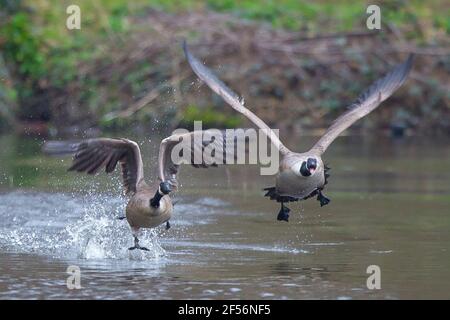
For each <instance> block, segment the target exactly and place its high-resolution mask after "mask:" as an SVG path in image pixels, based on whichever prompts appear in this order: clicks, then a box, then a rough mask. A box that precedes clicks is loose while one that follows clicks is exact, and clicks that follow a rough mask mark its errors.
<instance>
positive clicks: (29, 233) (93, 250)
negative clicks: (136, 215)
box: [0, 192, 165, 260]
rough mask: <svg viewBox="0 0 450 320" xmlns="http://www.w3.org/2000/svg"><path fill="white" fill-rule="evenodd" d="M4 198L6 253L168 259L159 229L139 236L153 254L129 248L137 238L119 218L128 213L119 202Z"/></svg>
mask: <svg viewBox="0 0 450 320" xmlns="http://www.w3.org/2000/svg"><path fill="white" fill-rule="evenodd" d="M0 196H1V205H0V212H2V214H3V218H4V219H3V221H2V222H0V230H1V231H0V247H1V248H4V249H5V250H7V251H12V252H20V253H37V254H42V255H51V256H53V257H58V258H79V259H88V260H89V259H130V260H145V259H157V258H160V257H162V256H164V255H165V250H164V249H163V248H162V246H161V244H160V243H159V240H158V237H157V234H156V232H155V231H154V230H145V231H143V232H142V234H141V235H140V240H141V243H142V245H145V246H146V247H147V248H148V249H150V251H146V252H144V251H140V250H137V251H132V252H131V251H129V250H128V249H127V248H128V247H130V246H131V245H132V237H131V233H130V230H129V226H128V224H127V222H126V221H125V220H122V221H121V220H118V219H116V217H118V216H119V215H123V211H124V201H123V199H121V198H119V197H116V198H114V197H109V196H104V195H98V194H97V195H95V197H93V196H85V197H83V196H77V197H74V196H72V197H71V196H68V195H64V194H51V195H49V194H45V193H28V192H13V193H10V194H5V195H0ZM18 203H20V206H21V210H20V215H17V204H18ZM14 208H15V210H14ZM24 208H25V209H24Z"/></svg>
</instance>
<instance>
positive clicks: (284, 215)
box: [277, 202, 291, 222]
mask: <svg viewBox="0 0 450 320" xmlns="http://www.w3.org/2000/svg"><path fill="white" fill-rule="evenodd" d="M290 211H291V209H289V208H288V207H286V206H285V205H284V203H283V202H282V203H281V209H280V212H279V213H278V216H277V220H278V221H286V222H289V212H290Z"/></svg>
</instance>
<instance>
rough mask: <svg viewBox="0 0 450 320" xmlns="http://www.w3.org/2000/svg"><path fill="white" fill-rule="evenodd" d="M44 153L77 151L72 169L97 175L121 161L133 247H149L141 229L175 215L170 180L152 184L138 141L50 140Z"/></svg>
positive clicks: (45, 146) (154, 225) (127, 217)
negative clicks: (142, 242) (143, 241)
mask: <svg viewBox="0 0 450 320" xmlns="http://www.w3.org/2000/svg"><path fill="white" fill-rule="evenodd" d="M43 150H44V152H46V153H47V154H52V155H56V154H58V155H64V154H74V157H73V163H72V166H71V167H70V168H69V169H68V170H69V171H77V172H86V173H87V174H91V175H93V174H96V173H97V172H98V171H100V170H102V169H105V171H106V173H110V172H112V171H114V169H115V167H116V165H117V163H118V162H120V165H121V167H122V178H123V185H124V187H125V193H126V194H127V195H129V196H130V200H129V201H128V204H127V207H126V219H127V221H128V223H129V225H130V227H131V231H132V234H133V237H134V246H133V247H130V248H129V250H134V249H140V250H146V251H148V249H147V248H146V247H142V246H140V245H139V239H138V234H139V230H140V229H141V228H155V227H157V226H159V225H161V224H163V223H166V229H169V228H170V223H169V220H170V218H171V216H172V211H173V205H172V201H171V199H170V197H169V196H168V194H169V193H170V192H171V191H172V189H171V187H170V185H169V184H168V183H167V182H161V183H160V184H159V186H154V187H151V186H149V185H148V184H147V183H146V182H145V180H144V168H143V163H142V157H141V151H140V149H139V146H138V144H137V143H136V142H134V141H131V140H127V139H108V138H98V139H88V140H83V141H80V142H75V143H74V142H68V141H49V142H47V143H45V145H44V147H43Z"/></svg>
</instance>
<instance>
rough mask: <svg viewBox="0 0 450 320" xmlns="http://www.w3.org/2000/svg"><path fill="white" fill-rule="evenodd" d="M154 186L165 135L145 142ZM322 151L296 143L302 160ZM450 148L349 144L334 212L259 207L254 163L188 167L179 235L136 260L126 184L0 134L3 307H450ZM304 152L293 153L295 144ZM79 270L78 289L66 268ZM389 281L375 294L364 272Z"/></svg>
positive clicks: (334, 190) (153, 238)
mask: <svg viewBox="0 0 450 320" xmlns="http://www.w3.org/2000/svg"><path fill="white" fill-rule="evenodd" d="M135 139H136V140H137V141H139V143H140V144H141V145H142V149H143V154H144V162H145V164H146V177H147V178H148V180H151V181H155V177H156V176H155V170H156V167H155V163H156V162H155V160H156V156H157V155H156V151H157V147H158V146H159V142H160V138H159V137H151V139H149V138H144V137H137V138H135ZM312 141H314V139H313V138H310V137H306V138H303V137H291V139H290V141H289V143H287V145H288V146H289V147H291V148H292V149H294V150H299V151H301V150H302V149H306V148H307V147H309V146H310V145H311V143H312ZM449 142H450V140H442V139H441V140H434V139H421V138H417V137H415V138H406V139H403V140H397V141H395V140H391V139H388V138H379V137H377V138H361V137H342V138H339V139H338V140H337V141H336V142H335V143H334V144H333V146H332V147H331V148H330V149H329V151H328V152H327V154H325V157H324V159H325V161H326V162H327V163H329V164H330V166H331V167H332V171H331V174H332V175H331V179H330V183H329V184H328V185H327V190H326V191H327V192H326V193H327V195H328V196H329V197H330V198H331V199H332V203H331V204H330V205H329V206H326V207H324V208H320V207H319V205H318V203H317V201H315V200H309V201H306V202H301V203H296V204H294V205H292V206H291V209H292V212H291V221H290V222H289V223H284V222H283V223H282V222H277V221H276V213H277V212H278V210H279V208H278V205H277V204H276V203H273V202H270V201H269V200H267V198H264V197H263V196H262V194H263V192H262V191H261V189H262V188H263V187H265V186H271V185H273V177H261V176H259V169H258V167H257V166H247V167H246V166H229V167H227V168H225V167H222V168H215V169H207V170H206V169H194V168H191V167H183V168H182V173H181V175H180V181H181V183H182V187H181V188H180V191H179V192H178V195H177V197H176V198H177V199H176V200H177V201H178V203H177V205H176V207H175V213H174V215H175V217H174V219H173V222H172V229H170V230H169V231H164V230H163V229H162V228H161V229H157V230H154V231H148V232H146V233H145V234H144V235H143V238H142V240H141V241H142V242H144V243H145V244H146V245H147V246H149V247H150V248H151V251H150V252H149V253H142V252H138V253H135V252H133V253H130V252H128V251H127V250H126V248H127V247H128V246H129V245H131V242H132V239H131V236H130V234H129V229H128V226H127V225H126V223H125V222H121V221H118V220H115V219H114V217H116V216H119V215H121V214H122V213H123V208H124V202H123V200H124V199H123V198H122V196H121V188H120V179H119V174H115V175H114V176H113V177H107V176H105V175H99V176H97V177H85V176H80V175H76V174H73V173H66V171H65V170H66V168H67V166H68V165H69V163H70V161H69V160H68V159H66V160H63V159H60V158H48V157H45V156H43V155H42V154H41V153H40V143H41V141H39V140H35V139H23V138H18V137H15V136H0V147H1V152H0V163H1V166H0V215H1V216H2V219H1V220H0V298H8V299H13V298H50V299H51V298H130V299H143V298H144V299H145V298H147V299H153V298H161V299H169V298H235V299H242V298H257V299H258V298H265V299H309V298H322V299H323V298H325V299H364V298H370V299H372V298H388V299H402V298H447V299H448V298H450V293H449V292H450V290H449V288H450V252H449V250H450V160H449V159H450V145H449ZM294 146H295V147H294ZM69 265H75V266H78V267H80V269H81V286H82V288H81V289H80V290H69V289H67V287H66V279H67V277H68V274H66V269H67V267H68V266H69ZM369 265H377V266H379V267H380V270H381V289H380V290H369V289H368V288H367V286H366V280H367V277H368V276H369V275H368V274H366V269H367V267H368V266H369Z"/></svg>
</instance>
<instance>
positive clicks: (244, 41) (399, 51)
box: [0, 0, 450, 134]
mask: <svg viewBox="0 0 450 320" xmlns="http://www.w3.org/2000/svg"><path fill="white" fill-rule="evenodd" d="M71 4H76V5H79V6H80V8H81V30H68V29H67V28H66V19H67V17H68V15H67V14H66V8H67V7H68V6H69V5H71ZM369 4H370V3H369V2H364V1H339V2H333V1H329V2H328V1H311V2H310V1H303V0H278V1H275V0H273V1H272V0H266V1H251V0H241V1H238V0H215V1H213V0H206V1H194V0H181V1H175V0H146V1H144V0H136V1H122V0H108V1H106V0H98V1H57V0H34V1H31V0H21V1H12V0H0V130H6V128H9V127H13V128H15V129H16V130H18V131H20V132H25V133H38V134H40V133H43V134H44V133H47V132H48V131H51V129H52V128H54V129H56V130H58V132H60V133H64V132H65V131H67V132H69V133H74V132H79V131H81V132H84V133H86V132H87V131H86V130H87V129H88V128H89V129H94V131H95V130H97V131H98V130H113V129H123V128H130V127H133V128H136V130H151V129H155V130H160V129H167V130H170V129H172V128H174V127H176V126H186V127H189V126H191V125H192V121H193V120H204V121H205V123H204V124H205V125H206V126H215V127H233V126H238V125H246V123H245V122H244V120H243V119H242V117H240V116H238V115H236V114H235V113H233V112H232V111H231V110H229V109H230V108H228V107H226V106H225V105H224V103H223V102H222V101H221V100H220V99H219V98H218V97H217V96H215V95H213V94H212V93H211V92H210V91H209V90H206V89H205V88H204V87H201V88H200V83H199V82H198V81H196V78H195V77H194V76H193V74H192V72H191V71H190V69H189V68H188V66H187V65H186V62H185V61H184V58H183V55H182V52H181V49H180V45H179V44H180V43H179V42H180V39H182V38H187V39H188V40H189V42H190V44H191V48H192V51H194V52H195V53H196V54H197V55H198V56H200V57H202V58H204V59H205V60H206V61H207V62H208V64H209V65H210V66H212V67H215V69H216V71H217V72H219V73H220V75H221V77H223V78H224V79H225V81H226V82H227V83H229V84H230V86H231V87H233V88H234V89H235V90H236V91H238V92H239V93H240V94H242V95H243V96H244V97H245V99H246V103H247V104H248V105H249V106H250V107H251V108H252V109H253V110H254V111H255V112H256V113H258V114H260V115H261V117H262V118H263V119H264V120H266V121H267V122H269V123H270V124H272V125H274V126H276V127H278V128H280V129H293V130H305V129H321V128H324V127H326V126H327V125H328V124H329V123H330V122H331V121H332V119H333V118H334V117H336V115H338V114H339V113H341V112H342V111H343V108H345V105H346V104H348V103H350V102H351V101H352V100H353V99H354V98H356V96H357V95H358V94H359V93H360V92H361V90H363V89H364V88H365V87H366V86H367V85H369V84H370V82H371V81H373V80H374V79H376V78H377V77H378V76H380V75H381V74H383V72H385V71H386V70H387V69H388V68H390V67H391V66H392V65H394V64H395V63H397V62H399V61H401V60H403V59H404V57H405V56H406V53H408V52H415V53H416V54H417V58H416V64H415V68H414V72H413V74H412V75H411V79H410V81H408V83H407V85H406V86H405V87H406V88H404V89H402V90H401V92H399V93H398V94H396V95H395V97H394V98H393V99H391V100H389V101H388V102H387V103H386V104H387V105H388V106H386V107H385V108H382V110H383V111H382V112H379V113H377V114H376V115H374V116H371V117H370V120H368V121H366V120H365V121H364V122H363V125H362V128H366V127H373V126H377V127H379V128H390V127H393V126H394V127H404V128H408V130H411V131H412V132H420V133H430V134H435V133H444V134H448V133H449V132H450V117H449V114H450V105H449V97H450V93H449V92H450V90H449V86H448V84H449V81H448V80H449V77H448V76H449V72H450V59H449V53H450V48H449V35H450V18H449V17H450V6H449V5H448V1H444V0H434V1H433V0H432V1H426V2H425V1H404V0H393V1H379V2H378V3H377V4H378V5H380V7H381V11H382V12H381V13H382V30H381V31H375V32H371V31H369V30H367V28H366V19H367V16H368V15H367V14H366V8H367V6H368V5H369ZM199 91H200V92H201V93H202V94H199Z"/></svg>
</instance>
